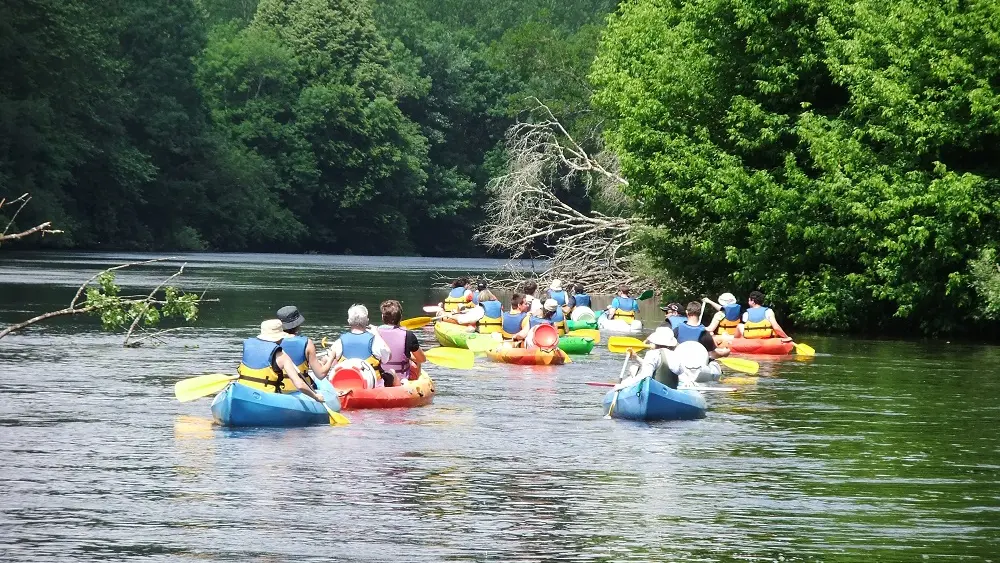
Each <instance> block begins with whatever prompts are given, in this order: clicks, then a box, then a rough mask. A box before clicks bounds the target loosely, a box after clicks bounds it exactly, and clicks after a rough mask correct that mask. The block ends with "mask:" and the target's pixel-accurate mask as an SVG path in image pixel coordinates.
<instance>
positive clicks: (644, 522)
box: [0, 252, 1000, 562]
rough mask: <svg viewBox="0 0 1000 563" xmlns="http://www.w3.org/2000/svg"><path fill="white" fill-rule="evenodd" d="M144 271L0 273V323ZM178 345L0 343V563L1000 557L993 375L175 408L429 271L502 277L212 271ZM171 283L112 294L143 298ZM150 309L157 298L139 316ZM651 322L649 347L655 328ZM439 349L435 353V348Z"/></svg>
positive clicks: (418, 262)
mask: <svg viewBox="0 0 1000 563" xmlns="http://www.w3.org/2000/svg"><path fill="white" fill-rule="evenodd" d="M141 258H142V256H136V255H126V254H101V253H98V254H86V253H40V254H37V253H10V252H8V253H4V254H0V323H3V324H6V323H11V322H16V321H19V320H23V319H25V318H27V317H28V316H31V314H33V313H37V312H42V311H47V310H52V309H57V308H60V307H64V306H66V304H68V302H69V300H70V299H71V297H72V295H73V293H74V291H75V288H76V286H77V285H79V283H80V282H81V281H83V280H84V279H86V278H88V277H89V276H91V275H93V274H94V273H95V272H96V271H98V270H100V269H101V268H103V267H106V266H109V265H114V264H118V263H121V262H124V261H129V260H132V259H141ZM184 260H185V261H186V262H187V266H186V271H185V275H184V276H183V277H182V278H181V279H182V280H183V285H185V286H186V287H189V288H205V287H209V294H208V296H209V297H215V298H218V299H220V302H219V303H213V304H207V305H206V306H205V307H204V310H203V312H202V315H201V317H200V319H199V320H198V322H197V323H195V325H194V326H193V327H192V328H190V329H185V330H182V331H178V332H176V333H171V334H168V335H166V336H165V342H164V343H163V344H162V345H160V346H157V347H143V348H138V349H126V348H122V347H121V341H122V336H121V335H120V334H108V333H105V332H102V331H101V330H100V325H99V323H98V322H97V321H96V320H95V319H91V318H72V319H57V320H52V321H50V322H47V323H43V324H40V325H36V327H33V328H31V329H29V330H28V331H26V332H25V333H23V334H20V335H13V336H10V337H8V338H5V339H2V340H0V365H3V367H4V377H3V378H2V379H0V459H2V461H0V470H2V475H3V484H2V488H0V490H2V491H3V492H2V493H0V560H4V561H55V560H74V561H79V560H117V561H122V560H139V559H142V560H151V561H158V560H159V561H237V560H238V561H245V560H267V561H292V560H295V561H428V562H431V561H859V560H868V561H921V560H949V561H950V560H956V559H957V560H968V561H990V560H997V558H998V557H1000V455H998V451H1000V432H998V428H1000V425H998V422H1000V402H998V398H1000V376H998V374H1000V349H998V348H996V347H992V346H978V345H967V344H957V343H956V344H951V343H947V342H943V341H931V340H928V341H894V340H860V339H851V338H829V337H826V338H822V337H808V335H799V340H801V341H804V342H807V343H809V344H811V345H812V346H813V347H814V348H816V350H817V351H818V352H819V355H818V356H817V357H815V358H814V359H812V360H810V361H794V360H785V361H770V362H762V367H761V374H762V375H763V377H761V378H760V380H759V382H758V383H757V384H756V385H752V386H742V387H741V388H740V390H739V391H737V392H733V393H711V394H709V395H708V397H707V399H708V401H709V414H708V417H707V418H705V419H703V420H698V421H693V422H669V423H656V424H643V423H632V422H624V421H618V420H604V419H603V418H602V416H601V414H602V413H601V407H600V400H601V396H602V393H603V391H602V390H600V389H598V388H594V387H589V386H586V385H584V384H583V383H584V382H585V381H592V380H609V379H612V378H613V377H614V376H615V375H616V374H617V372H618V369H619V366H620V360H621V358H620V356H618V357H616V356H614V355H611V354H609V353H608V351H607V349H606V348H604V347H599V348H598V349H597V350H595V352H594V353H593V354H592V355H590V356H588V357H582V358H578V359H576V360H575V361H574V363H572V364H570V365H567V366H560V367H550V368H525V367H515V366H507V365H501V364H491V363H490V362H489V361H488V360H487V359H486V358H482V359H478V360H477V365H476V367H475V369H473V370H468V371H454V370H448V369H442V368H431V369H432V374H433V376H434V377H435V380H436V381H437V389H438V395H437V397H436V399H435V401H434V404H433V405H431V406H428V407H424V408H420V409H412V410H393V411H381V412H379V411H360V412H359V411H352V412H348V413H347V415H348V416H349V417H350V418H351V420H352V422H353V424H351V425H350V426H346V427H330V426H315V427H310V428H298V429H256V430H230V429H224V428H220V427H217V426H213V424H212V421H211V415H210V412H209V400H208V399H203V400H200V401H196V402H192V403H184V404H181V403H178V402H176V401H175V400H174V399H173V384H174V383H175V382H176V381H177V380H179V379H181V378H184V377H190V376H194V375H199V374H203V373H209V372H226V373H230V372H233V370H234V368H235V364H236V362H237V361H238V356H239V350H240V341H241V340H242V339H243V338H245V337H247V336H252V335H254V334H256V332H257V328H258V325H259V323H260V321H261V320H263V319H264V318H265V317H267V316H270V315H271V314H273V312H274V311H275V310H276V309H277V308H278V307H280V306H282V305H286V304H294V305H297V306H298V307H299V308H300V309H301V310H302V312H303V314H304V315H305V318H306V325H305V326H306V329H307V330H306V331H305V332H306V333H307V334H309V335H311V336H313V337H319V336H323V335H333V334H335V333H337V332H339V331H340V330H342V329H343V328H344V325H345V322H346V311H347V308H348V307H349V306H350V305H351V304H352V303H364V304H366V305H367V306H368V307H369V309H370V310H372V311H373V312H374V311H377V306H378V303H379V302H380V301H381V300H382V299H386V298H398V299H400V300H402V301H403V303H404V316H405V317H409V316H419V315H421V314H422V313H421V311H420V307H421V305H423V304H426V303H431V302H436V301H439V300H440V299H441V297H442V295H443V291H441V290H433V289H431V286H432V284H433V283H434V281H435V277H434V272H435V271H444V272H447V271H452V272H456V271H461V272H486V271H491V270H495V269H496V268H498V267H499V263H498V262H495V261H476V260H445V259H415V258H366V257H329V256H268V255H251V254H246V255H213V254H197V255H192V256H190V257H185V258H184ZM176 265H177V264H176V263H168V264H160V265H157V266H155V267H152V268H145V269H143V270H141V271H137V272H126V273H124V274H123V275H122V276H121V278H120V279H121V281H122V283H123V284H125V285H128V286H136V287H146V288H149V287H152V286H153V285H155V284H156V283H158V282H159V281H160V280H161V279H162V278H164V277H166V276H167V275H169V274H170V273H172V272H173V271H174V270H176ZM147 290H148V289H147ZM649 303H650V302H646V303H645V304H646V305H647V307H646V310H647V311H646V312H645V314H644V316H645V318H646V320H647V321H655V320H656V319H658V312H657V311H655V310H651V309H652V307H650V306H649ZM421 338H422V340H423V342H424V343H425V346H430V345H432V342H433V334H432V333H431V332H422V333H421Z"/></svg>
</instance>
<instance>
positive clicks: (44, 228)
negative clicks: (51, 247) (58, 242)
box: [0, 193, 62, 246]
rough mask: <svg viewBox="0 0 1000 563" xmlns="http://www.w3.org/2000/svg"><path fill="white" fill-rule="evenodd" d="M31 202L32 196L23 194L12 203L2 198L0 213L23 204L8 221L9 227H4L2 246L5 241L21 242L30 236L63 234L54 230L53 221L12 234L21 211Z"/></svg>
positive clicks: (0, 236) (0, 240) (0, 200)
mask: <svg viewBox="0 0 1000 563" xmlns="http://www.w3.org/2000/svg"><path fill="white" fill-rule="evenodd" d="M29 201H31V196H30V195H29V194H28V193H23V194H21V197H18V198H15V199H12V200H10V201H8V200H7V198H0V212H2V211H3V208H4V207H13V206H14V205H16V204H18V203H20V204H21V205H19V206H18V208H17V210H16V211H14V215H12V216H11V218H10V220H9V221H7V226H6V227H4V229H3V232H2V233H0V246H2V245H3V243H4V241H8V240H20V239H22V238H24V237H26V236H30V235H33V234H35V233H40V234H41V235H42V236H45V235H46V234H53V235H54V234H59V233H61V232H62V231H60V230H58V229H53V228H52V222H51V221H45V222H44V223H40V224H38V225H35V226H34V227H31V228H30V229H25V230H23V231H20V232H17V233H12V232H10V228H11V227H13V226H14V221H16V220H17V216H18V214H20V213H21V210H22V209H24V206H25V205H28V202H29Z"/></svg>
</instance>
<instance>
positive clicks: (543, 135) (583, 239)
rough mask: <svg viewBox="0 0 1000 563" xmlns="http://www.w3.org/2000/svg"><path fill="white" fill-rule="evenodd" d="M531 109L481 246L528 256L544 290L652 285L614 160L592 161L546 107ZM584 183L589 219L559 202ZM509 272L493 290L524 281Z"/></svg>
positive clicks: (489, 209) (516, 133)
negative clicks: (638, 259)
mask: <svg viewBox="0 0 1000 563" xmlns="http://www.w3.org/2000/svg"><path fill="white" fill-rule="evenodd" d="M532 101H533V103H534V104H535V106H534V108H533V109H532V110H531V111H530V112H528V115H529V119H528V120H527V121H519V122H518V123H515V124H514V125H513V126H511V128H510V129H508V131H507V138H506V145H505V148H506V153H507V173H506V174H504V175H502V176H500V177H498V178H494V179H493V180H492V181H491V182H490V183H489V185H488V190H489V192H490V200H489V202H488V203H487V205H486V213H485V215H486V217H487V218H488V219H487V222H486V223H485V224H483V225H481V226H480V228H479V229H478V231H477V233H476V236H477V238H478V239H479V240H480V241H482V242H483V243H484V244H485V245H486V246H487V247H489V248H490V249H492V250H498V251H501V252H504V253H507V254H509V255H510V256H511V258H512V259H517V258H520V257H522V256H525V255H529V256H531V257H532V258H538V259H539V260H545V261H547V263H548V267H547V269H546V270H545V271H543V272H542V273H541V274H540V275H539V280H540V281H541V282H542V283H545V282H547V281H548V280H550V279H552V278H560V279H562V280H565V281H568V282H575V283H581V284H583V285H584V286H586V288H587V290H588V291H592V292H597V293H604V292H613V291H614V288H615V287H617V285H618V284H620V283H626V284H630V285H637V286H638V285H642V286H648V284H649V283H650V281H651V280H648V279H646V278H645V277H644V276H642V275H641V274H638V273H637V270H638V269H637V268H636V267H635V264H634V260H635V257H634V255H635V249H634V245H633V234H634V231H633V229H634V227H635V225H636V221H637V219H636V218H634V217H633V216H632V213H631V210H630V208H629V201H628V199H627V197H626V196H625V194H624V192H623V191H622V188H623V187H625V186H627V185H628V181H627V180H626V179H625V178H624V177H622V176H621V174H620V172H619V169H618V161H617V159H616V158H615V157H614V155H613V154H611V153H608V152H606V151H598V152H596V153H595V154H591V151H588V150H587V149H586V148H585V147H584V146H583V145H582V144H581V143H579V142H577V141H576V140H575V139H574V138H573V136H572V135H570V133H569V132H568V131H567V130H566V128H565V127H563V125H562V124H561V123H560V122H559V120H558V119H556V117H555V116H554V115H553V114H552V111H551V110H550V109H549V108H548V106H546V105H545V104H543V103H541V102H540V101H539V100H538V99H536V98H532ZM588 144H591V143H588ZM594 144H596V141H594ZM580 183H582V185H583V186H585V187H586V189H587V193H588V195H589V196H590V199H591V201H592V202H593V207H595V208H596V209H595V210H593V211H590V212H586V213H585V212H583V211H580V210H578V209H575V208H573V207H572V206H571V205H569V204H567V203H566V202H564V201H563V200H562V199H560V197H559V195H558V193H557V190H558V189H559V188H560V187H569V186H571V185H580ZM510 270H511V271H510V272H509V274H510V275H504V276H501V278H502V279H499V280H492V282H493V283H494V284H495V285H493V286H494V287H506V288H508V289H510V288H512V287H513V285H511V286H506V284H505V283H504V281H503V280H504V279H505V278H509V280H510V281H515V280H523V274H520V273H517V272H518V270H517V268H511V269H510ZM514 285H516V284H514Z"/></svg>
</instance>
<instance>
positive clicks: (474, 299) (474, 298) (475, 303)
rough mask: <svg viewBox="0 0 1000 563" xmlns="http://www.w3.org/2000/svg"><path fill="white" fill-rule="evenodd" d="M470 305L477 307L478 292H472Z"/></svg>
mask: <svg viewBox="0 0 1000 563" xmlns="http://www.w3.org/2000/svg"><path fill="white" fill-rule="evenodd" d="M472 304H473V305H479V290H478V289H477V290H476V291H473V292H472Z"/></svg>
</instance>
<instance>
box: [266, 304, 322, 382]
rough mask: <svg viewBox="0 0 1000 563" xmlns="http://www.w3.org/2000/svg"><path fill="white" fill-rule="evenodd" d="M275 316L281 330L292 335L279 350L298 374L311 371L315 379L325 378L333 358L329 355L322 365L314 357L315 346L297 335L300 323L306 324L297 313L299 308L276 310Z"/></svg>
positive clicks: (305, 338)
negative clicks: (296, 368)
mask: <svg viewBox="0 0 1000 563" xmlns="http://www.w3.org/2000/svg"><path fill="white" fill-rule="evenodd" d="M277 316H278V320H279V321H281V329H282V330H284V331H285V332H287V333H288V334H291V335H292V337H291V338H285V339H283V340H282V341H281V350H282V351H283V352H284V353H285V354H287V355H288V357H289V358H291V359H292V361H293V362H295V365H296V366H298V368H299V373H300V374H302V375H305V374H306V372H307V371H309V370H310V369H312V371H313V373H314V374H316V377H319V378H320V379H322V378H324V377H326V374H327V373H329V371H330V368H331V367H333V360H334V358H333V356H332V355H331V356H330V358H329V361H328V362H327V363H326V364H324V363H323V362H321V361H320V360H319V357H318V356H317V355H316V344H315V343H314V342H313V341H312V339H310V338H308V337H306V336H300V335H299V328H300V327H301V326H302V323H304V322H306V318H305V317H303V316H302V313H300V312H299V308H298V307H296V306H295V305H288V306H285V307H282V308H280V309H278V314H277ZM307 380H308V378H307Z"/></svg>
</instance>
